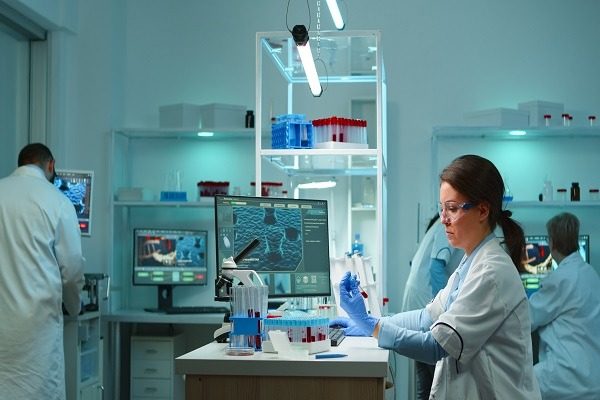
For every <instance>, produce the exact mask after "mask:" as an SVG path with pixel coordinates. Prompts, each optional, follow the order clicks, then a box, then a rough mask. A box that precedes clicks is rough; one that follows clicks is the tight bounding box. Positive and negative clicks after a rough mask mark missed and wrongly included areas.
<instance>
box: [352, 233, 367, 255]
mask: <svg viewBox="0 0 600 400" xmlns="http://www.w3.org/2000/svg"><path fill="white" fill-rule="evenodd" d="M364 250H365V246H364V245H363V243H362V242H361V241H360V233H355V234H354V242H353V243H352V254H358V255H360V256H362V255H363V252H364Z"/></svg>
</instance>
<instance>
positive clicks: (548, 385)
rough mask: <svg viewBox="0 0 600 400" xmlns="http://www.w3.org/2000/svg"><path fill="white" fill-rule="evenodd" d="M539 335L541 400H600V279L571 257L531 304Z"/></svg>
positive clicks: (545, 282)
mask: <svg viewBox="0 0 600 400" xmlns="http://www.w3.org/2000/svg"><path fill="white" fill-rule="evenodd" d="M529 309H530V314H531V329H532V330H536V329H538V332H539V335H540V351H539V363H538V364H536V365H535V366H534V371H535V374H536V376H537V378H538V382H539V384H540V390H541V391H542V397H543V399H544V400H549V399H561V400H566V399H577V400H584V399H600V277H598V274H597V273H596V271H594V269H593V268H592V267H591V266H590V265H589V264H586V263H585V261H583V259H582V258H581V256H580V255H579V253H578V252H575V253H572V254H570V255H569V256H568V257H566V258H565V259H564V260H562V262H561V263H560V264H559V265H558V268H557V269H556V270H555V271H553V272H552V273H551V274H550V275H548V277H547V278H545V279H544V280H543V281H542V285H541V288H540V289H539V290H538V291H537V292H535V293H534V294H533V295H531V298H530V299H529Z"/></svg>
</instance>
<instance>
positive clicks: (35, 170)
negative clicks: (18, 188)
mask: <svg viewBox="0 0 600 400" xmlns="http://www.w3.org/2000/svg"><path fill="white" fill-rule="evenodd" d="M12 175H16V176H33V177H35V178H42V179H43V180H45V181H48V180H47V179H46V174H45V173H44V170H43V169H41V168H40V167H39V166H37V165H35V164H27V165H23V166H20V167H19V168H17V169H15V171H14V172H13V173H12ZM48 183H49V182H48Z"/></svg>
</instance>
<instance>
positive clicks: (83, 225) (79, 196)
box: [54, 169, 94, 236]
mask: <svg viewBox="0 0 600 400" xmlns="http://www.w3.org/2000/svg"><path fill="white" fill-rule="evenodd" d="M93 182H94V172H93V171H75V170H66V169H61V170H56V178H55V179H54V186H56V187H57V188H58V189H59V190H60V191H61V192H63V193H64V194H65V196H67V198H68V199H69V200H70V201H71V203H73V207H75V212H76V213H77V220H78V221H79V229H80V230H81V234H82V235H85V236H89V235H90V234H91V232H92V187H93Z"/></svg>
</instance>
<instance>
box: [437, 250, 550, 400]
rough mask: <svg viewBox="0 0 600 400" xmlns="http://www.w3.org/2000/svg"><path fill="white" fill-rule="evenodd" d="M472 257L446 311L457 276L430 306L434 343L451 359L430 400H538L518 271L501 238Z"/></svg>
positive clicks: (442, 363)
mask: <svg viewBox="0 0 600 400" xmlns="http://www.w3.org/2000/svg"><path fill="white" fill-rule="evenodd" d="M472 256H473V259H472V262H471V265H470V267H469V270H468V272H467V273H466V276H465V278H464V281H463V283H462V286H461V288H460V292H459V294H458V296H457V297H456V300H454V302H453V303H451V305H450V306H449V308H448V310H445V306H446V304H447V299H448V296H449V295H450V293H451V291H452V287H453V283H454V279H458V270H457V272H455V273H454V274H452V276H451V277H450V279H449V281H448V285H446V287H445V288H444V289H442V290H441V291H440V292H439V293H438V295H437V296H436V297H435V299H434V300H433V301H432V302H431V303H430V304H428V305H427V311H428V312H429V315H430V316H431V319H432V320H433V321H434V323H433V325H432V326H431V332H432V334H433V337H434V338H435V339H436V341H437V342H438V343H439V344H440V345H441V346H442V347H443V348H444V350H445V351H446V352H447V353H448V356H447V357H444V358H442V359H441V360H439V361H438V362H437V364H436V368H435V375H434V379H433V384H432V387H431V399H469V400H470V399H485V400H490V399H511V400H517V399H523V400H525V399H526V400H535V399H540V392H539V388H538V384H537V381H536V379H535V376H534V373H533V359H532V350H531V337H530V331H531V329H530V328H531V327H530V322H529V310H528V303H527V297H526V295H525V290H524V288H523V284H522V283H521V280H520V278H519V274H518V272H517V269H516V268H515V267H514V265H513V264H512V261H511V260H510V257H509V256H508V255H507V254H506V252H505V251H504V249H503V248H502V247H501V245H500V242H499V240H498V239H497V238H493V239H491V240H489V241H487V242H486V243H484V244H483V245H482V246H481V248H479V250H477V253H476V254H473V255H472Z"/></svg>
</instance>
